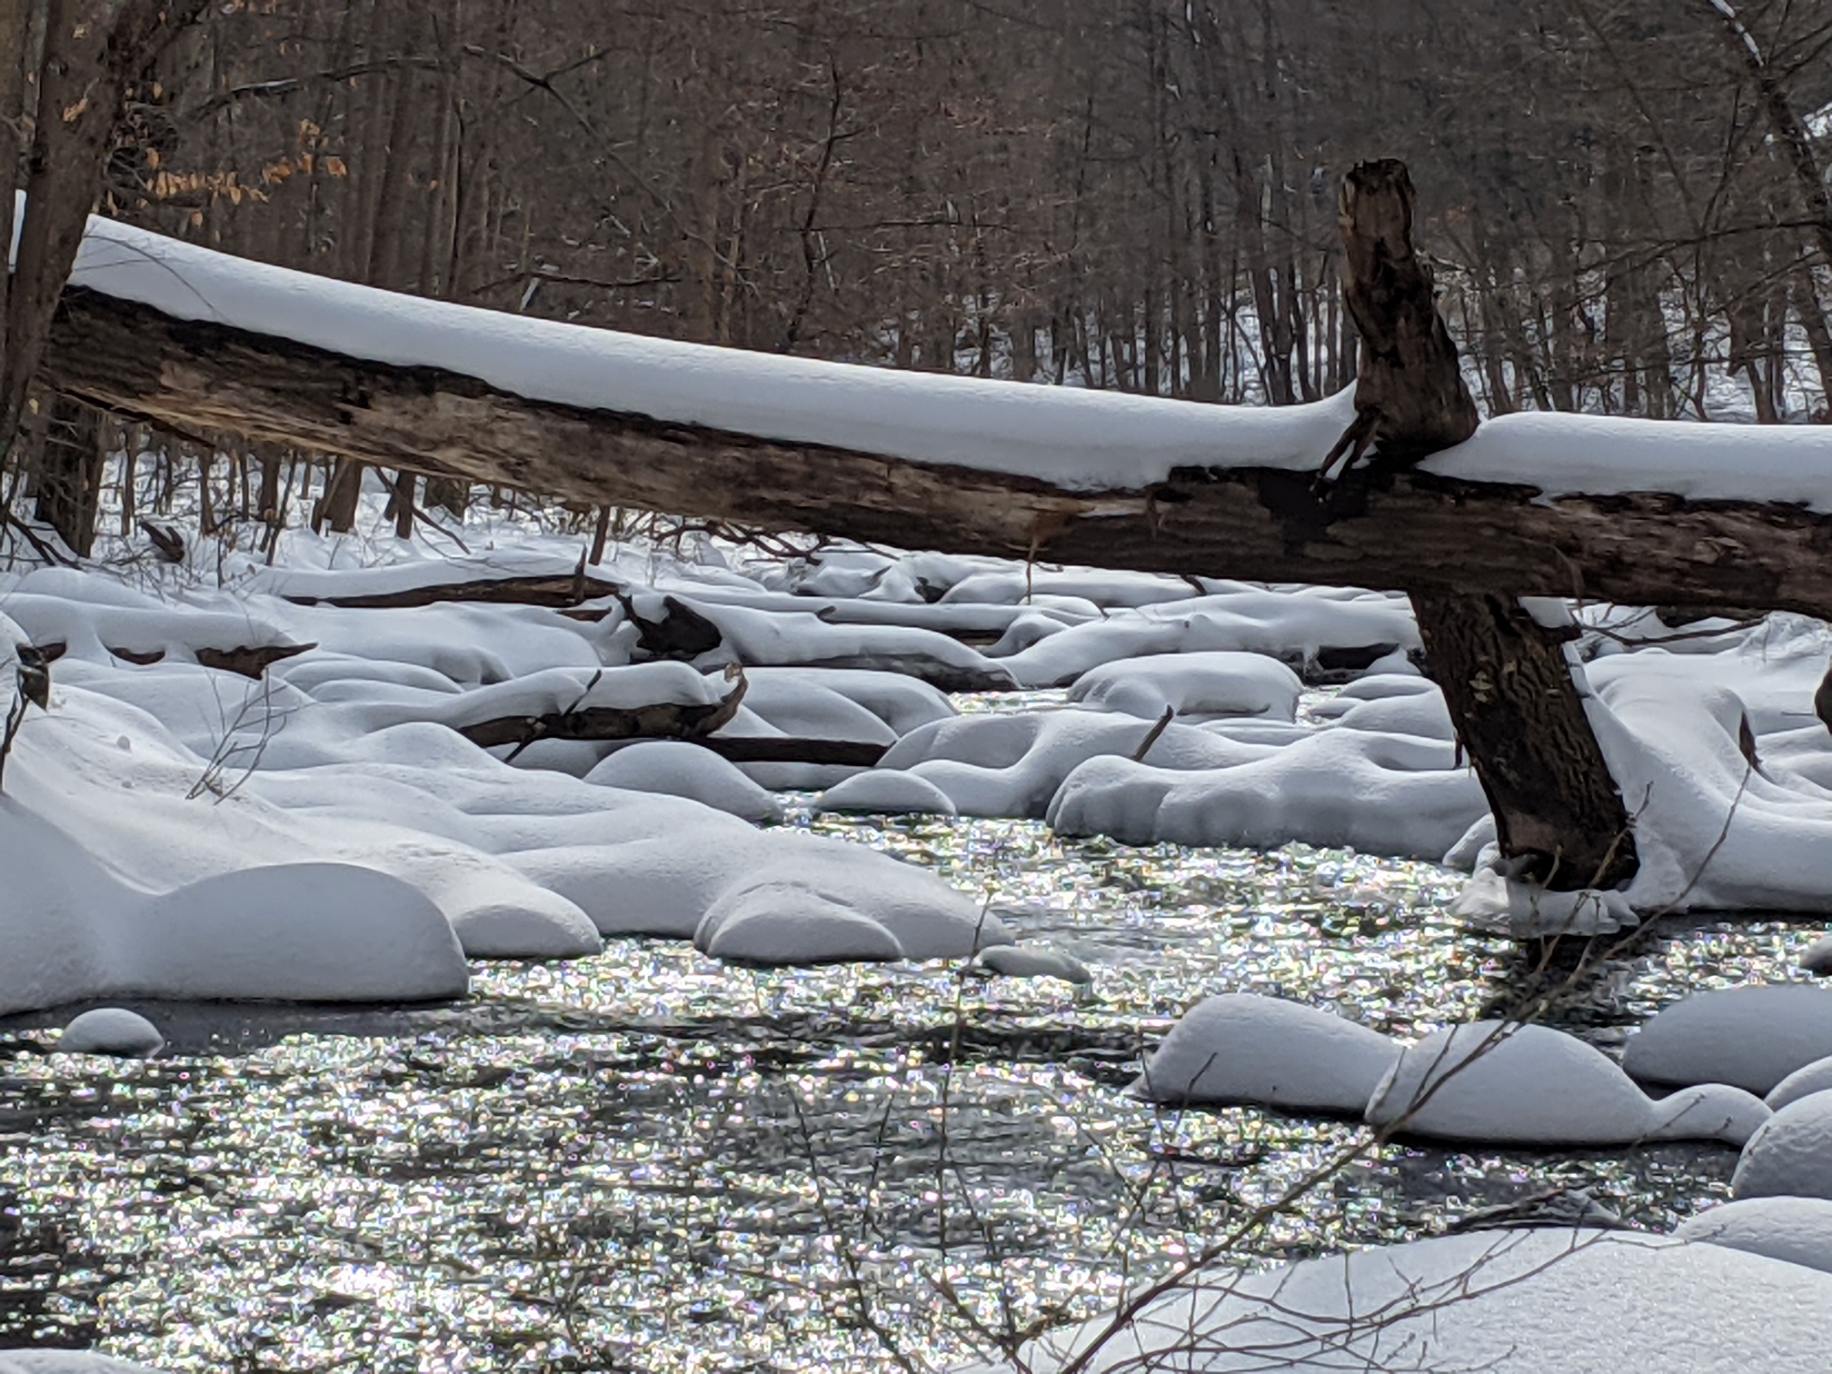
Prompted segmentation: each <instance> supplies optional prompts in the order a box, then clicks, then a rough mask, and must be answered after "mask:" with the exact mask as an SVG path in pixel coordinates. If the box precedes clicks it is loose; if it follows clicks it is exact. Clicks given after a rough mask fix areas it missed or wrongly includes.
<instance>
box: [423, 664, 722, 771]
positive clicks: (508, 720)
mask: <svg viewBox="0 0 1832 1374" xmlns="http://www.w3.org/2000/svg"><path fill="white" fill-rule="evenodd" d="M725 677H726V680H727V681H728V682H730V683H731V684H732V686H731V690H730V691H728V692H727V693H726V694H725V695H724V696H723V697H721V698H720V699H719V700H718V701H715V702H710V703H698V704H694V705H681V704H679V703H676V702H657V703H655V704H654V705H650V706H586V705H583V702H584V701H586V700H587V699H588V698H589V697H590V695H591V689H592V687H593V686H594V685H596V679H595V678H594V679H593V681H592V682H591V683H588V684H586V687H585V690H584V691H582V692H581V693H580V694H579V704H575V705H573V706H571V707H568V708H567V709H565V710H563V711H552V712H547V713H545V714H542V715H537V716H503V717H499V718H497V719H495V720H485V721H479V722H477V723H475V724H472V725H465V726H461V727H459V730H458V733H459V734H461V735H463V736H464V737H465V738H466V739H468V740H469V741H471V743H472V744H475V745H478V746H480V747H481V748H484V749H495V748H499V747H501V746H503V745H514V746H515V750H514V753H512V754H511V755H510V757H511V758H513V757H514V756H515V754H519V753H520V752H521V751H522V750H524V749H526V748H527V747H528V746H529V745H531V744H534V743H536V742H538V741H540V740H548V739H564V740H626V739H697V738H699V737H700V736H702V735H710V734H711V733H712V732H713V731H714V730H717V729H719V728H720V727H721V726H724V725H727V724H730V722H731V719H732V717H733V716H735V715H737V714H738V707H739V706H741V705H742V704H743V702H744V693H745V690H746V688H747V687H748V686H749V685H750V684H749V683H747V682H746V681H745V678H744V672H743V670H742V669H740V668H737V667H736V666H733V667H731V668H727V669H726V670H725Z"/></svg>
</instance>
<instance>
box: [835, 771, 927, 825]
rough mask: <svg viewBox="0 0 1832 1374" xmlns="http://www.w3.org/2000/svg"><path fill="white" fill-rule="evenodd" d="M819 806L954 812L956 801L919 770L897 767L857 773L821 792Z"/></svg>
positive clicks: (879, 812)
mask: <svg viewBox="0 0 1832 1374" xmlns="http://www.w3.org/2000/svg"><path fill="white" fill-rule="evenodd" d="M816 806H817V807H818V808H819V809H820V810H822V811H848V812H856V813H859V814H864V815H874V816H897V815H927V816H952V815H954V814H955V809H954V803H953V801H952V800H950V799H949V797H948V794H947V793H946V792H944V791H942V790H941V788H939V787H937V786H936V785H935V784H934V783H932V782H930V781H929V780H928V779H927V778H925V777H923V776H921V775H920V774H918V773H906V772H903V771H902V770H901V769H896V768H874V769H871V770H869V771H867V772H864V773H856V774H854V775H853V776H852V777H850V778H847V779H846V780H845V781H844V782H839V783H835V784H834V785H833V786H832V787H829V788H828V789H827V790H826V791H825V792H823V793H821V795H820V799H819V800H818V801H817V802H816Z"/></svg>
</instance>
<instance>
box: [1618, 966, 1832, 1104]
mask: <svg viewBox="0 0 1832 1374" xmlns="http://www.w3.org/2000/svg"><path fill="white" fill-rule="evenodd" d="M1828 1055H1832V990H1828V989H1826V988H1822V987H1817V986H1814V985H1813V984H1810V983H1772V984H1766V985H1751V986H1748V987H1740V988H1722V989H1719V990H1717V991H1713V992H1701V993H1695V994H1694V995H1693V996H1691V997H1686V998H1682V999H1681V1000H1680V1001H1678V1002H1675V1003H1673V1005H1671V1006H1669V1007H1665V1008H1663V1009H1662V1010H1661V1011H1659V1012H1656V1013H1655V1014H1654V1016H1653V1017H1652V1018H1651V1019H1650V1020H1649V1021H1648V1023H1647V1024H1646V1025H1644V1026H1643V1027H1642V1028H1641V1029H1640V1031H1638V1032H1637V1033H1636V1034H1635V1035H1634V1036H1632V1037H1630V1039H1629V1042H1628V1046H1627V1048H1626V1049H1625V1050H1624V1051H1623V1055H1622V1067H1623V1068H1624V1069H1626V1070H1627V1071H1628V1073H1629V1076H1630V1077H1632V1078H1638V1079H1640V1080H1641V1081H1642V1082H1644V1083H1733V1084H1735V1085H1736V1086H1737V1087H1739V1088H1746V1089H1748V1090H1749V1091H1750V1092H1752V1093H1766V1092H1769V1091H1771V1090H1772V1089H1773V1088H1774V1087H1775V1085H1776V1084H1777V1083H1779V1082H1780V1081H1781V1080H1782V1079H1784V1078H1786V1077H1787V1076H1788V1075H1789V1074H1791V1073H1793V1072H1794V1070H1796V1069H1799V1068H1803V1067H1805V1066H1806V1065H1808V1064H1811V1063H1812V1062H1813V1061H1814V1060H1816V1059H1824V1058H1825V1057H1826V1056H1828Z"/></svg>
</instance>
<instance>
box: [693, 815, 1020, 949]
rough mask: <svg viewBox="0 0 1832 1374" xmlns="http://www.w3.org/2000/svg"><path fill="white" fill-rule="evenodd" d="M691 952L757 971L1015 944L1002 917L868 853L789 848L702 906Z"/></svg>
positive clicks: (926, 876) (846, 849)
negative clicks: (757, 966) (758, 966)
mask: <svg viewBox="0 0 1832 1374" xmlns="http://www.w3.org/2000/svg"><path fill="white" fill-rule="evenodd" d="M693 940H694V944H695V945H697V946H698V947H699V948H700V949H701V950H703V951H704V952H705V953H707V954H710V955H711V956H713V957H714V958H715V959H735V960H739V961H741V962H744V963H753V964H822V963H838V962H842V961H845V960H854V959H856V960H890V959H956V958H966V957H968V956H969V955H972V954H974V953H976V952H978V951H979V950H980V949H982V948H985V947H986V946H989V945H1004V944H1010V943H1011V936H1010V935H1009V934H1007V933H1006V930H1005V927H1004V925H1003V924H1002V923H1001V922H1000V921H999V919H998V917H996V916H993V915H992V914H991V913H990V912H987V911H985V910H983V909H982V908H981V907H979V906H978V905H976V904H975V903H974V902H972V901H970V900H969V899H968V898H967V897H966V895H965V894H964V893H961V892H957V891H955V890H954V889H953V888H951V887H948V886H946V885H945V884H943V883H941V882H939V881H937V880H936V879H935V878H934V877H932V876H931V875H930V874H927V873H924V872H923V871H921V870H920V869H916V868H910V867H908V866H907V865H903V864H898V863H896V862H894V861H891V862H886V861H885V859H884V856H882V855H879V854H876V853H873V852H872V851H869V850H855V849H853V848H852V847H851V846H848V845H844V844H834V845H833V846H831V847H826V846H820V847H818V848H817V846H816V845H815V844H814V843H812V842H804V844H801V845H794V846H790V845H787V844H785V845H783V846H782V847H781V848H778V849H775V850H773V851H771V853H770V855H769V857H768V858H767V859H765V861H764V862H763V863H762V864H760V865H759V866H758V867H757V868H756V869H754V870H753V871H751V872H750V873H748V874H746V875H745V876H743V877H741V878H739V879H738V880H736V881H735V882H732V883H730V884H729V885H728V886H726V887H725V888H724V890H723V891H721V892H720V893H719V894H718V895H717V896H716V897H715V898H714V899H713V901H712V902H711V904H710V905H709V906H707V907H706V913H705V915H704V916H703V917H701V919H700V921H699V924H698V925H697V926H696V928H695V929H694V933H693Z"/></svg>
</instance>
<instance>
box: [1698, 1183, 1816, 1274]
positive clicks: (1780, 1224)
mask: <svg viewBox="0 0 1832 1374" xmlns="http://www.w3.org/2000/svg"><path fill="white" fill-rule="evenodd" d="M1673 1234H1674V1235H1676V1236H1678V1237H1679V1239H1681V1240H1689V1241H1693V1242H1694V1243H1703V1244H1709V1245H1726V1246H1729V1247H1730V1248H1731V1249H1732V1250H1746V1251H1748V1252H1749V1253H1750V1254H1752V1255H1766V1256H1768V1258H1770V1259H1777V1260H1786V1261H1787V1262H1788V1263H1789V1264H1804V1265H1805V1266H1806V1267H1807V1268H1809V1269H1823V1270H1825V1271H1826V1272H1827V1273H1832V1201H1828V1200H1827V1199H1825V1198H1813V1197H1757V1198H1746V1199H1744V1200H1743V1201H1741V1202H1727V1203H1725V1204H1724V1205H1723V1206H1722V1207H1713V1208H1711V1209H1710V1210H1708V1211H1704V1212H1700V1213H1699V1214H1698V1215H1697V1216H1695V1217H1693V1218H1692V1219H1691V1220H1690V1221H1687V1222H1686V1223H1685V1224H1684V1225H1682V1226H1681V1227H1680V1228H1679V1229H1678V1230H1677V1231H1675V1232H1674V1233H1673Z"/></svg>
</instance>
